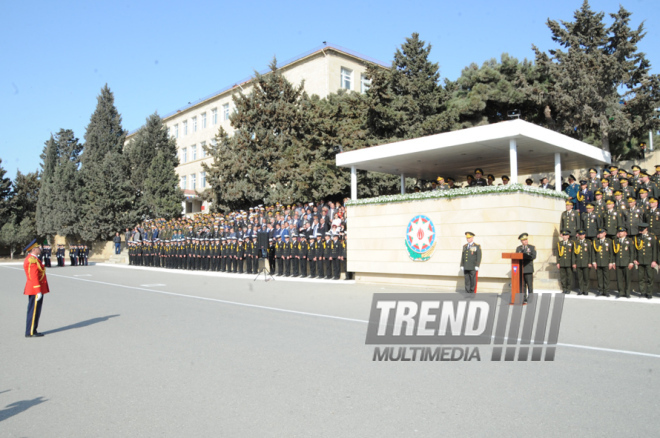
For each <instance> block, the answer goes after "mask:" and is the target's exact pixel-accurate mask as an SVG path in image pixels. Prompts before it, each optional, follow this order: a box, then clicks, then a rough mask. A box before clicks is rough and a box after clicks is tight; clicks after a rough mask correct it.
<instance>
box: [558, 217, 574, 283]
mask: <svg viewBox="0 0 660 438" xmlns="http://www.w3.org/2000/svg"><path fill="white" fill-rule="evenodd" d="M561 238H562V240H561V241H559V242H557V269H559V281H560V284H561V290H562V292H563V293H565V294H569V293H571V286H572V284H571V283H573V272H572V269H573V264H574V263H575V260H574V256H575V254H574V247H573V242H572V241H571V240H570V238H571V232H570V231H569V230H562V232H561Z"/></svg>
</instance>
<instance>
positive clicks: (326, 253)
mask: <svg viewBox="0 0 660 438" xmlns="http://www.w3.org/2000/svg"><path fill="white" fill-rule="evenodd" d="M323 261H324V266H323V269H324V270H325V278H326V280H330V279H331V278H332V240H330V233H325V242H323Z"/></svg>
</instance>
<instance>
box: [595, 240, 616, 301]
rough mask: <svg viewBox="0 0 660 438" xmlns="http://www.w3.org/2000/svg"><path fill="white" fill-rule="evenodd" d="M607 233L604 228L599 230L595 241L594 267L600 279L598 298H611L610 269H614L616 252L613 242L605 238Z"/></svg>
mask: <svg viewBox="0 0 660 438" xmlns="http://www.w3.org/2000/svg"><path fill="white" fill-rule="evenodd" d="M606 233H607V231H606V230H605V229H604V228H601V229H599V230H598V236H597V238H596V239H595V240H594V241H593V244H592V246H593V248H594V258H593V260H594V262H593V263H592V267H593V268H594V269H596V277H597V278H598V293H597V294H596V296H600V295H603V296H605V297H609V296H610V291H609V289H610V269H614V267H615V265H614V251H613V250H612V241H611V240H610V239H608V238H607V237H605V234H606Z"/></svg>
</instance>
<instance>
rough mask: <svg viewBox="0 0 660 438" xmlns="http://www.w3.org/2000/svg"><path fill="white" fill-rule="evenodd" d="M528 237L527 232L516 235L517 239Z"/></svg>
mask: <svg viewBox="0 0 660 438" xmlns="http://www.w3.org/2000/svg"><path fill="white" fill-rule="evenodd" d="M528 238H529V234H527V233H522V234H521V235H520V236H518V240H525V239H528Z"/></svg>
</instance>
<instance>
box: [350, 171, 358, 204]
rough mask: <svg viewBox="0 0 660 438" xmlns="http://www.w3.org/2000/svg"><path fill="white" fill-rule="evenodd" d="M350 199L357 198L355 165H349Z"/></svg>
mask: <svg viewBox="0 0 660 438" xmlns="http://www.w3.org/2000/svg"><path fill="white" fill-rule="evenodd" d="M351 199H352V200H353V201H355V200H356V199H357V171H356V170H355V166H351Z"/></svg>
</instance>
